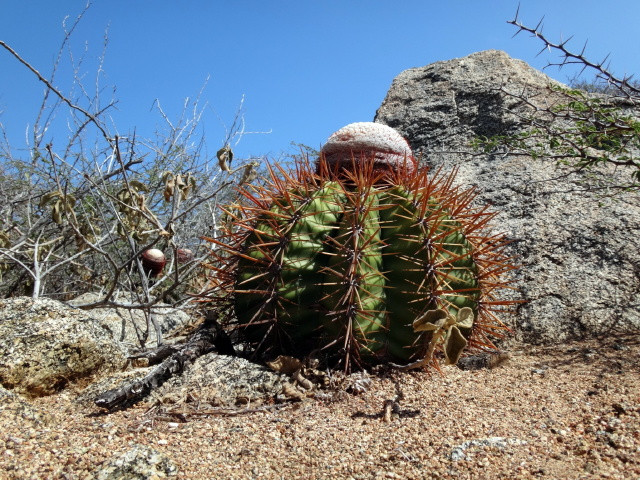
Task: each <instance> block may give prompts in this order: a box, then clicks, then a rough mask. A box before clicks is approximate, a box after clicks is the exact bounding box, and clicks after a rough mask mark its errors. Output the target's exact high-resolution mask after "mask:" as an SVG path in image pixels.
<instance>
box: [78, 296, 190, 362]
mask: <svg viewBox="0 0 640 480" xmlns="http://www.w3.org/2000/svg"><path fill="white" fill-rule="evenodd" d="M100 299H101V296H100V295H97V294H95V293H86V294H84V295H81V296H80V297H78V298H75V299H74V300H72V301H71V302H69V303H70V304H71V305H83V304H90V303H93V302H97V301H98V300H100ZM119 300H120V301H122V302H123V303H126V301H128V300H126V299H125V300H123V299H119ZM90 312H91V316H92V317H95V318H96V319H97V320H99V322H100V324H101V325H103V326H105V327H106V328H108V329H109V331H110V332H111V334H112V335H113V338H114V339H115V340H117V341H118V342H122V343H123V344H124V345H125V346H126V347H127V348H128V349H129V350H130V351H133V350H138V349H140V339H139V336H141V337H142V336H144V334H145V332H146V329H147V325H146V319H145V316H144V312H142V311H140V310H127V309H124V308H95V309H92V310H90ZM152 313H153V314H154V315H155V317H156V320H157V322H158V325H159V326H160V329H161V330H162V334H163V335H164V336H166V335H167V334H168V333H170V332H172V331H174V330H176V329H178V328H181V327H184V326H186V325H188V324H189V323H190V321H191V319H190V317H189V315H188V314H187V313H185V312H183V311H180V310H176V309H175V308H169V307H167V306H163V304H158V305H157V306H155V307H154V308H153V311H152ZM156 346H157V338H156V334H155V331H154V329H153V327H151V328H150V329H149V332H148V334H147V340H146V342H145V347H146V348H153V347H156Z"/></svg>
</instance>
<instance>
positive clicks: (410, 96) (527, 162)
mask: <svg viewBox="0 0 640 480" xmlns="http://www.w3.org/2000/svg"><path fill="white" fill-rule="evenodd" d="M549 83H554V81H553V80H551V79H550V78H549V77H547V76H546V75H544V74H542V73H541V72H539V71H537V70H535V69H533V68H531V67H530V66H528V65H527V64H526V63H525V62H523V61H520V60H514V59H512V58H510V57H509V56H508V55H507V54H506V53H504V52H500V51H495V50H490V51H485V52H479V53H475V54H473V55H470V56H468V57H465V58H460V59H454V60H450V61H445V62H437V63H434V64H432V65H429V66H426V67H422V68H414V69H410V70H407V71H405V72H402V73H401V74H400V75H398V77H396V79H395V80H394V81H393V84H392V85H391V88H390V90H389V92H388V94H387V96H386V98H385V100H384V102H383V103H382V105H381V106H380V108H379V109H378V112H377V114H376V118H375V121H377V122H381V123H384V124H386V125H389V126H391V127H393V128H395V129H397V130H398V131H399V132H400V133H401V134H402V135H404V136H405V137H406V138H407V140H408V141H409V144H410V145H411V147H412V149H413V151H414V153H415V154H416V156H417V157H418V158H420V156H422V158H423V160H424V161H426V162H427V163H428V164H429V165H430V166H432V167H435V168H438V167H443V168H444V170H445V171H449V170H450V169H452V168H454V167H455V168H458V169H459V173H458V177H457V181H458V183H459V184H460V185H463V186H471V185H473V186H477V188H478V192H479V197H478V202H479V203H489V204H491V205H493V206H494V210H497V211H499V212H500V213H499V216H498V217H497V218H496V219H495V220H494V224H495V225H497V226H498V227H499V229H500V230H501V231H504V232H506V233H507V234H508V236H509V237H510V238H511V239H513V243H512V244H511V245H510V247H509V248H510V249H511V252H512V253H513V256H514V257H515V258H514V261H515V263H518V264H520V265H522V268H521V269H520V270H519V271H518V272H517V273H516V274H515V286H517V287H518V288H519V289H520V297H521V298H523V299H524V300H526V302H527V303H525V304H522V305H521V306H520V307H519V309H518V312H517V316H516V318H515V320H514V321H515V324H514V325H513V326H514V327H515V330H516V332H517V333H518V335H519V336H521V337H522V339H524V340H526V341H530V342H534V343H548V342H552V343H553V342H562V341H565V340H567V339H568V338H572V337H581V336H585V335H594V334H606V333H610V332H614V331H618V332H620V331H622V332H624V331H635V332H637V331H638V329H640V196H639V195H638V194H637V193H619V194H617V195H615V196H604V195H603V192H602V191H601V190H593V191H584V186H583V185H582V183H581V182H584V181H585V179H586V177H585V176H584V175H582V174H577V173H572V172H571V171H569V170H567V169H564V170H563V169H562V168H560V167H558V166H557V165H556V164H555V162H554V161H552V160H547V159H544V158H540V159H532V158H529V157H523V156H516V155H503V156H492V155H477V154H476V155H474V154H473V153H472V150H471V148H470V147H469V142H470V141H471V140H472V139H473V138H474V137H475V136H477V135H487V136H490V135H495V134H505V133H509V132H515V131H517V130H518V127H519V125H518V117H517V115H515V114H514V113H513V112H517V111H518V108H521V105H518V100H517V99H516V98H515V97H513V96H511V95H508V94H506V93H505V91H509V92H512V93H518V92H523V91H526V92H528V94H531V95H533V94H534V93H537V94H538V95H539V96H538V97H536V98H537V100H536V101H540V102H544V101H545V98H543V97H540V93H541V92H544V91H545V90H546V87H547V85H548V84H549ZM546 100H549V98H547V99H546ZM612 174H615V173H614V172H612ZM605 193H606V192H605Z"/></svg>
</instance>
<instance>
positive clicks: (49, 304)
mask: <svg viewBox="0 0 640 480" xmlns="http://www.w3.org/2000/svg"><path fill="white" fill-rule="evenodd" d="M125 363H126V351H125V349H124V347H123V346H122V345H120V344H119V343H118V342H114V340H113V338H112V336H111V334H110V332H109V330H107V329H106V328H104V327H103V326H101V325H100V323H99V322H98V321H97V320H96V319H95V318H94V317H92V316H91V315H90V314H89V313H87V312H84V311H81V310H75V309H73V308H70V307H67V306H65V305H64V304H62V303H60V302H57V301H55V300H51V299H47V298H42V299H39V300H32V299H31V298H27V297H17V298H12V299H7V300H0V384H2V386H4V387H5V388H7V389H11V390H13V391H14V392H16V393H19V394H23V395H27V396H32V397H37V396H42V395H50V394H52V393H55V392H56V391H58V390H60V389H62V388H64V387H65V386H66V385H67V384H68V383H69V382H71V381H75V380H80V379H84V378H90V377H92V376H94V375H95V374H97V373H98V372H105V371H109V370H112V371H113V370H116V369H120V368H122V367H123V366H124V364H125Z"/></svg>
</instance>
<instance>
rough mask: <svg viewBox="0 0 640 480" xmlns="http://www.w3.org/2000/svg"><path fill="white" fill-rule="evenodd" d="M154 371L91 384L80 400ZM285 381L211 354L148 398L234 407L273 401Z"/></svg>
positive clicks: (88, 400)
mask: <svg viewBox="0 0 640 480" xmlns="http://www.w3.org/2000/svg"><path fill="white" fill-rule="evenodd" d="M153 368H154V367H145V368H140V369H136V370H129V371H127V372H119V373H116V374H114V375H111V376H109V377H108V378H105V379H102V380H100V381H98V382H96V383H93V384H92V385H89V386H88V387H87V388H86V389H85V390H84V391H83V392H82V393H81V394H80V395H79V396H78V398H77V401H78V402H79V403H81V404H86V405H89V404H92V403H93V401H94V400H95V398H96V397H97V396H98V395H99V394H101V393H103V392H106V391H107V390H111V389H114V388H121V387H123V386H124V385H127V384H130V383H132V382H134V381H135V380H138V379H141V378H143V377H144V376H145V375H147V374H148V373H150V372H151V371H152V370H153ZM286 381H287V378H286V377H285V376H284V375H279V374H276V373H274V372H272V371H271V370H269V369H267V368H266V367H264V366H263V365H258V364H256V363H252V362H250V361H249V360H246V359H244V358H239V357H229V356H226V355H218V354H217V353H208V354H206V355H203V356H201V357H200V358H198V359H197V360H196V361H195V362H194V363H193V364H192V365H189V366H188V367H187V368H186V369H185V371H184V372H183V373H182V375H177V376H175V377H172V378H170V379H169V380H167V381H166V382H165V383H164V384H162V385H161V386H159V387H158V388H155V389H154V390H153V391H152V392H151V396H150V398H149V399H150V400H153V401H157V402H159V403H161V404H164V405H171V404H173V405H175V404H182V403H188V402H191V401H197V402H198V403H199V404H201V405H210V406H215V407H234V406H237V405H245V404H255V403H261V402H264V401H271V400H273V399H275V398H276V397H278V396H279V395H280V394H281V393H282V390H283V385H284V383H285V382H286ZM149 399H147V400H149Z"/></svg>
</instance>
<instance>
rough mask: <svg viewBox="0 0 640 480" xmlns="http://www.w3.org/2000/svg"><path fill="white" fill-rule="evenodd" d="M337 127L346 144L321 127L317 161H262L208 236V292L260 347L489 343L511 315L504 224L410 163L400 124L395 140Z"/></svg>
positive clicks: (278, 350)
mask: <svg viewBox="0 0 640 480" xmlns="http://www.w3.org/2000/svg"><path fill="white" fill-rule="evenodd" d="M354 125H356V126H357V129H356V130H359V129H362V126H365V127H366V128H365V133H366V129H367V128H373V129H374V130H375V131H376V132H377V131H378V130H379V129H380V128H382V129H388V130H391V129H389V127H384V126H380V125H377V124H354ZM370 125H373V127H370ZM349 127H351V126H348V127H345V129H348V128H349ZM343 130H344V129H343ZM341 131H342V130H341ZM341 131H339V132H337V133H336V134H334V136H336V135H338V134H339V133H340V132H341ZM391 132H392V134H391V136H393V135H397V133H395V131H393V130H391ZM383 133H384V134H388V132H387V131H386V130H383ZM397 136H398V137H399V135H397ZM332 138H333V137H332ZM345 138H346V139H347V141H348V142H347V143H348V144H349V145H348V146H349V147H350V150H349V151H348V154H346V155H343V156H342V157H340V156H339V155H338V154H337V153H336V152H338V153H340V151H341V150H340V148H341V147H342V146H340V145H339V146H338V147H340V148H336V147H335V142H333V144H332V143H331V138H330V141H329V142H328V144H327V145H328V146H329V147H333V150H332V148H325V149H323V154H322V155H321V156H320V158H319V159H318V161H317V162H316V163H315V164H311V163H310V162H308V161H301V162H298V163H297V165H296V168H295V170H294V171H293V172H291V173H290V172H287V171H286V170H285V169H283V168H280V167H271V168H270V170H269V176H268V179H267V181H266V183H265V184H264V185H263V186H257V187H252V188H251V189H245V190H243V191H242V198H243V199H244V200H245V201H244V202H241V203H240V204H238V205H235V206H233V208H232V209H231V208H230V209H228V212H229V213H231V212H232V211H233V212H235V213H234V214H233V216H234V218H235V221H234V222H233V224H232V225H231V226H229V227H228V228H227V231H226V235H225V236H224V237H222V238H218V239H211V240H212V241H213V242H214V243H216V244H218V246H219V247H220V248H218V249H216V253H215V254H214V257H215V260H214V262H212V265H211V268H212V269H213V270H214V271H215V274H214V276H213V278H212V282H213V285H212V289H211V294H210V296H211V297H213V298H216V299H217V300H218V301H220V300H225V301H227V302H228V306H230V307H231V308H230V310H232V311H233V314H234V315H235V318H237V323H238V325H239V327H240V329H241V332H242V334H243V337H244V339H245V340H247V341H248V342H249V343H250V344H251V345H252V347H253V349H254V350H255V351H256V352H258V353H260V354H263V355H267V356H274V355H277V354H282V353H284V354H291V355H297V356H304V355H308V354H310V353H312V352H316V353H319V354H320V355H324V356H326V358H328V359H329V361H330V362H331V363H334V364H336V363H341V364H342V366H343V367H344V368H345V369H351V368H354V367H355V368H362V367H365V366H368V365H371V364H375V363H380V362H384V361H391V362H399V363H402V364H407V362H411V363H410V364H409V367H421V366H429V365H433V366H436V367H437V364H438V356H439V354H438V352H442V355H440V356H444V359H445V361H446V362H448V363H455V362H457V360H458V358H459V356H460V354H461V353H462V351H463V349H465V348H468V347H470V348H491V347H492V346H493V344H492V343H491V338H490V337H492V336H493V337H496V336H501V332H502V331H504V330H505V328H506V327H505V326H504V325H503V324H502V322H501V321H500V320H499V319H498V318H497V316H496V311H499V310H502V309H503V308H504V306H505V305H508V304H509V303H512V302H510V301H502V300H499V299H498V298H497V292H498V291H499V290H500V289H502V288H507V287H508V284H507V281H506V280H504V278H503V274H504V273H505V272H506V271H508V270H510V269H512V268H513V267H512V266H511V265H510V264H509V262H508V259H507V258H506V257H505V255H504V253H503V245H504V240H503V238H502V237H501V236H492V235H488V234H487V233H486V225H487V222H488V221H489V220H490V219H491V218H493V216H494V214H492V213H489V212H487V211H486V209H484V208H480V209H478V208H474V207H472V206H471V202H472V200H473V198H474V193H473V191H471V190H461V189H458V188H456V187H454V186H453V179H454V175H453V174H451V175H448V176H442V175H436V176H434V177H430V176H428V175H427V171H426V169H420V170H418V169H416V168H415V165H414V163H413V160H412V158H411V157H409V156H408V155H407V152H409V153H410V150H409V149H408V145H406V142H404V139H401V137H399V138H400V139H401V140H402V142H404V143H403V144H400V145H401V147H402V148H401V149H398V148H397V145H393V146H392V147H393V148H395V150H393V149H391V150H392V151H391V153H389V151H390V149H389V148H388V146H387V145H384V146H382V147H381V146H380V145H379V144H377V145H376V144H374V145H373V146H371V145H370V144H369V143H367V142H364V144H362V145H364V146H362V145H361V144H358V146H357V147H354V146H353V139H352V137H349V135H345ZM393 139H394V140H396V139H395V138H393ZM365 140H367V141H368V139H365ZM405 145H406V148H405V147H404V146H405ZM365 147H366V148H365ZM354 148H361V150H360V151H358V150H354ZM403 149H404V150H403ZM342 151H344V148H342ZM381 151H382V153H383V154H382V155H381V154H380V152H381ZM385 158H386V159H389V158H392V161H388V162H387V161H386V160H385ZM221 305H222V303H221ZM220 308H221V309H222V308H223V307H220Z"/></svg>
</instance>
